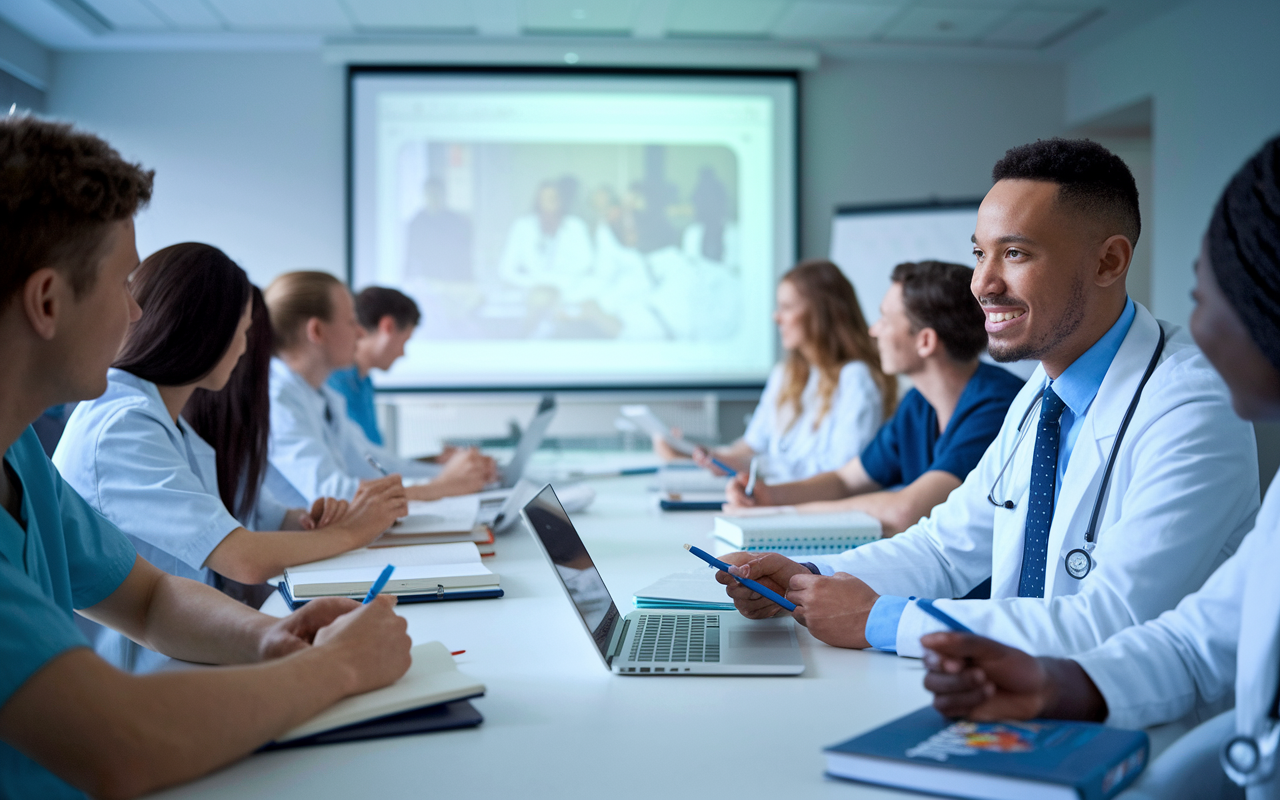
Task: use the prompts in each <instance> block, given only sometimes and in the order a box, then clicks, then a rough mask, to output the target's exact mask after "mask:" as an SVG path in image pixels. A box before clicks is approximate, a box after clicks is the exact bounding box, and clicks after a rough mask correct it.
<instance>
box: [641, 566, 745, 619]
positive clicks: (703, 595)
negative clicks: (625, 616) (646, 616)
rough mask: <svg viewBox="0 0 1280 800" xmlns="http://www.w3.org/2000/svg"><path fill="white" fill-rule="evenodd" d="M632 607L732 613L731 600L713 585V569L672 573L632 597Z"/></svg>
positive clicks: (718, 585)
mask: <svg viewBox="0 0 1280 800" xmlns="http://www.w3.org/2000/svg"><path fill="white" fill-rule="evenodd" d="M635 606H636V608H692V609H697V610H699V611H732V610H733V601H732V600H730V599H729V596H728V595H727V594H725V592H724V586H721V585H720V584H719V583H717V582H716V570H714V569H710V568H708V567H700V568H698V569H697V570H694V571H690V572H676V573H673V574H671V575H668V576H666V577H665V578H662V579H661V580H659V581H658V582H657V583H653V584H650V585H649V586H646V587H645V588H643V589H641V590H640V591H638V592H636V594H635Z"/></svg>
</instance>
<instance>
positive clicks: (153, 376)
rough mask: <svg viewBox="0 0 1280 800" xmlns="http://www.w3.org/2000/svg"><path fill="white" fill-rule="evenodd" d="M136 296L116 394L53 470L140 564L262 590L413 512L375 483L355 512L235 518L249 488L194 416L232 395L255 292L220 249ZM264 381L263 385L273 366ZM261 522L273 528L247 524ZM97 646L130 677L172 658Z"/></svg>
mask: <svg viewBox="0 0 1280 800" xmlns="http://www.w3.org/2000/svg"><path fill="white" fill-rule="evenodd" d="M130 290H131V292H132V294H133V296H134V298H135V299H136V300H137V302H138V304H139V305H140V306H141V307H142V309H143V311H142V317H141V319H139V320H138V321H137V322H135V323H133V325H131V326H130V328H129V333H128V335H127V336H126V338H125V342H124V345H123V346H122V347H121V350H120V353H119V355H118V356H117V358H116V362H115V366H114V367H113V368H112V369H111V370H110V372H109V373H108V375H107V391H106V393H105V394H103V395H102V396H101V397H99V398H97V399H95V400H91V401H88V402H85V403H81V404H80V405H79V406H78V407H77V408H76V410H75V413H73V414H72V415H71V419H70V420H69V421H68V422H67V428H66V431H65V432H64V434H63V436H62V440H61V441H60V442H59V444H58V448H57V450H56V451H55V452H54V456H53V461H54V464H55V465H56V466H57V467H58V470H59V471H60V472H61V473H62V476H63V477H64V478H65V479H66V481H67V483H69V484H70V485H71V486H72V487H73V488H74V489H75V490H76V492H77V493H79V494H80V495H81V496H82V497H84V498H85V500H87V501H88V502H89V504H90V505H92V506H93V507H94V509H96V510H97V511H98V512H99V513H101V514H102V515H103V516H105V517H106V518H107V519H109V520H111V521H112V522H113V523H115V524H116V525H117V526H118V527H119V528H120V529H121V530H122V531H124V532H125V533H126V534H127V535H128V536H129V538H130V539H131V540H132V541H133V543H134V545H135V546H136V547H137V549H138V553H139V555H140V556H142V557H143V558H145V559H146V560H147V561H149V562H151V563H152V564H154V565H155V566H157V567H159V568H160V569H163V570H165V571H166V572H169V573H170V574H173V575H178V576H179V577H184V578H191V579H193V580H197V581H200V582H202V583H209V584H212V585H219V584H220V581H219V576H221V577H225V578H230V579H231V580H232V581H235V582H237V583H241V584H249V585H252V584H260V583H262V582H263V581H265V580H267V579H268V578H270V577H271V576H273V575H278V574H280V572H281V571H282V570H283V569H284V568H285V567H289V566H293V565H295V564H302V563H306V562H309V561H316V560H319V559H322V558H328V557H329V556H333V555H337V554H338V553H342V552H344V551H347V550H351V549H353V548H356V547H360V546H363V545H365V544H368V543H369V542H370V541H372V540H373V539H375V538H377V537H378V536H379V535H380V534H381V533H382V532H383V531H384V530H386V529H387V527H389V526H390V525H391V524H392V523H393V522H395V520H396V517H397V516H401V515H403V514H405V513H407V504H406V502H405V497H404V490H403V488H402V487H401V486H400V485H399V481H398V480H394V479H387V480H384V481H382V482H379V483H374V484H371V485H370V486H369V487H368V488H367V489H366V491H364V492H363V493H362V494H361V495H360V496H358V497H357V498H356V499H355V500H354V502H353V503H352V505H351V506H350V507H348V506H347V504H346V503H345V502H342V501H333V500H332V499H328V500H324V501H320V502H317V503H316V504H315V505H314V507H313V508H312V509H311V510H309V511H308V510H303V509H292V510H291V509H288V508H286V507H285V505H283V504H282V503H279V502H277V501H275V500H274V499H273V498H272V497H271V495H270V492H269V490H263V491H260V492H256V493H254V494H256V496H257V501H256V502H254V503H252V504H245V503H236V504H234V505H235V507H236V512H235V513H233V512H232V510H231V508H230V507H229V505H228V504H227V503H226V501H225V499H224V497H227V496H230V497H235V496H237V495H243V494H244V491H243V489H241V488H240V487H239V486H238V483H237V487H236V488H234V489H232V488H230V487H220V485H219V477H220V475H219V470H218V464H217V457H216V455H215V451H214V449H213V448H212V447H211V446H210V445H209V444H208V443H207V442H206V441H205V440H204V439H203V438H201V437H200V435H199V434H198V433H197V432H196V430H195V429H194V428H193V427H192V426H191V425H190V424H189V423H188V422H187V420H186V419H185V418H183V416H182V411H183V410H184V408H185V407H186V405H187V404H188V402H189V401H190V399H191V396H192V395H193V394H194V393H195V392H196V391H199V390H205V391H211V392H218V391H221V390H222V389H223V388H224V387H225V386H226V384H227V382H228V380H229V378H230V376H231V373H232V371H233V370H234V369H235V368H236V365H237V363H238V362H239V360H240V357H241V355H242V354H243V353H244V352H245V349H246V341H247V335H248V331H249V328H250V326H251V325H252V324H253V322H254V320H253V313H252V309H253V306H252V294H251V293H252V291H253V287H252V286H251V284H250V283H249V279H248V277H247V276H246V275H245V273H244V271H243V270H241V269H240V267H239V266H237V265H236V264H235V262H233V261H232V260H231V259H230V258H228V257H227V256H226V255H225V254H224V253H223V252H222V251H221V250H218V249H217V248H214V247H210V246H209V245H205V244H195V243H186V244H178V245H173V246H172V247H167V248H165V249H163V250H160V251H159V252H157V253H154V254H152V255H151V256H149V257H148V258H147V259H146V260H145V261H143V262H142V264H141V266H139V267H138V269H137V270H136V271H135V273H134V274H133V277H132V280H131V282H130ZM255 377H256V382H257V383H258V384H263V383H265V381H266V374H265V370H261V371H260V373H259V374H258V375H257V376H255ZM267 420H268V417H267V408H266V407H265V406H262V407H259V408H258V409H257V411H256V414H255V415H254V416H251V417H249V418H246V419H243V420H241V422H240V426H239V433H240V434H241V435H242V436H244V437H245V438H246V439H252V438H254V435H255V431H258V430H261V429H263V428H265V426H266V425H267ZM237 472H238V471H237ZM260 472H261V469H259V473H260ZM222 488H228V489H229V491H228V492H225V493H224V492H222V491H221V489H222ZM255 521H260V522H262V523H263V524H264V525H266V526H269V527H267V529H266V530H261V529H256V528H257V526H254V527H253V528H251V527H249V526H250V525H252V524H253V523H254V522H255ZM97 648H98V651H99V654H100V655H102V656H103V657H104V658H106V659H107V660H108V661H111V662H112V663H113V664H115V665H116V666H118V667H121V668H124V669H134V670H149V669H151V668H153V667H155V666H157V665H158V664H159V663H161V661H162V660H163V657H162V656H159V655H158V654H156V653H153V652H151V651H147V650H145V648H142V647H141V646H140V645H138V644H136V643H134V642H132V641H130V640H128V639H126V638H125V637H123V636H122V635H121V634H119V633H116V632H114V631H104V632H103V634H102V635H101V636H99V638H98V642H97Z"/></svg>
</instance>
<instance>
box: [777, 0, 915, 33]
mask: <svg viewBox="0 0 1280 800" xmlns="http://www.w3.org/2000/svg"><path fill="white" fill-rule="evenodd" d="M900 11H901V6H900V5H861V4H853V3H842V2H832V0H799V2H797V3H795V4H794V5H792V6H791V8H789V9H787V11H786V12H785V13H784V14H783V15H782V18H781V19H779V20H778V23H777V24H776V25H774V26H773V33H774V35H776V36H784V37H794V38H800V39H870V38H871V37H872V36H873V35H874V34H876V33H878V32H879V31H880V29H881V28H882V27H884V24H885V23H886V22H888V21H889V20H890V19H892V18H893V17H894V16H895V15H896V14H898V13H899V12H900Z"/></svg>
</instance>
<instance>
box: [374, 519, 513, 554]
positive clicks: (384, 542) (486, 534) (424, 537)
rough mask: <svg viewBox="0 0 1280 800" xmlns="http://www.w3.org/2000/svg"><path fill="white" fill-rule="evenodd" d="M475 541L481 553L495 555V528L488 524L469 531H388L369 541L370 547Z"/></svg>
mask: <svg viewBox="0 0 1280 800" xmlns="http://www.w3.org/2000/svg"><path fill="white" fill-rule="evenodd" d="M450 542H473V543H474V544H475V545H476V547H478V548H480V555H482V556H489V555H493V552H494V550H493V529H492V528H490V527H489V526H488V525H476V526H475V527H474V528H472V529H471V530H469V531H457V532H451V533H392V532H390V531H387V532H386V533H384V534H382V535H381V536H379V537H378V538H377V539H374V540H373V541H372V542H370V543H369V546H370V547H405V546H407V545H415V544H448V543H450Z"/></svg>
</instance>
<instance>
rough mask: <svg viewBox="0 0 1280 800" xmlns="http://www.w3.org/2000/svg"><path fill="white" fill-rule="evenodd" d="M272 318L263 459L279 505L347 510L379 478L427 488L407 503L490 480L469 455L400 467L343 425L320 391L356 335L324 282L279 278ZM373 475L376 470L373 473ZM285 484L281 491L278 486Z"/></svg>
mask: <svg viewBox="0 0 1280 800" xmlns="http://www.w3.org/2000/svg"><path fill="white" fill-rule="evenodd" d="M263 294H264V295H265V297H266V301H267V310H268V312H269V313H270V315H271V329H272V331H273V333H274V337H275V349H276V358H274V359H272V361H271V444H270V448H269V455H268V458H269V460H270V462H271V466H273V467H274V468H275V471H274V473H273V475H274V474H275V473H278V474H279V475H280V476H283V481H279V482H277V481H274V480H273V479H272V476H269V477H268V480H267V486H268V487H269V488H271V489H272V490H273V491H274V492H275V493H276V494H277V496H280V497H289V496H298V497H301V499H302V500H303V501H306V502H308V503H311V502H315V500H316V498H319V497H337V498H339V499H343V500H349V499H351V498H353V497H355V495H356V492H357V491H359V489H360V486H361V484H362V482H363V481H366V480H375V479H378V478H380V477H382V473H381V471H380V469H379V468H381V469H382V470H386V471H387V472H389V473H392V474H398V475H401V476H402V477H406V478H423V479H429V482H426V483H421V484H418V485H413V486H406V487H405V494H406V496H407V497H408V499H410V500H438V499H440V498H442V497H450V496H453V495H459V494H468V493H470V492H478V491H480V490H481V489H483V488H484V486H485V484H487V483H489V482H490V481H492V480H493V479H494V477H495V475H496V474H497V467H496V466H495V465H494V462H493V459H491V458H489V457H488V456H485V455H481V454H480V453H479V452H478V451H477V450H475V449H473V448H467V449H462V450H457V451H455V452H453V453H452V454H451V455H450V456H449V458H448V460H447V461H446V462H445V463H444V466H443V468H441V467H440V466H437V465H435V464H428V463H424V462H421V461H410V460H408V459H404V458H399V457H398V456H396V455H394V454H393V453H391V452H390V451H389V450H387V449H385V448H382V447H379V446H378V445H375V444H374V443H373V442H371V441H369V438H368V437H367V436H365V435H364V431H363V430H361V428H360V426H359V425H357V424H356V423H355V422H353V421H352V420H351V418H350V417H349V416H348V415H347V407H346V401H345V400H344V399H343V397H342V395H341V394H339V393H338V392H336V391H334V390H333V389H332V388H330V387H329V386H328V385H327V383H326V382H327V381H328V380H329V376H330V375H332V374H333V371H334V370H336V369H341V368H344V367H349V366H351V365H352V364H353V363H354V362H355V355H356V341H357V340H358V339H359V337H360V335H361V329H360V323H359V321H358V320H357V319H356V311H355V303H354V301H353V300H352V298H351V292H349V291H347V287H345V286H343V285H342V283H341V282H339V281H338V279H337V278H335V277H333V276H332V275H330V274H329V273H327V272H307V271H303V272H286V273H285V274H283V275H280V276H278V277H277V278H276V279H275V280H273V281H272V282H271V285H269V286H268V287H267V289H266V291H265V292H264V293H263ZM375 465H376V466H375ZM281 484H284V485H281Z"/></svg>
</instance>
